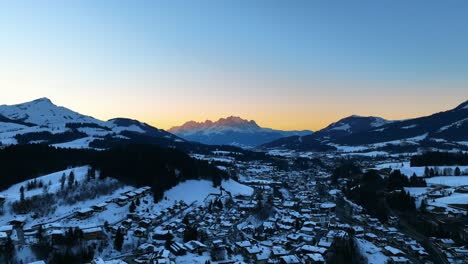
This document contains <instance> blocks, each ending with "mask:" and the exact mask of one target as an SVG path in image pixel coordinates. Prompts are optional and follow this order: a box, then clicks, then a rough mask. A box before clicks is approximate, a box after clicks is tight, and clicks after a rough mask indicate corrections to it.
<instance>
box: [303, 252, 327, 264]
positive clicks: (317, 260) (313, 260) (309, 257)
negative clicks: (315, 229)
mask: <svg viewBox="0 0 468 264" xmlns="http://www.w3.org/2000/svg"><path fill="white" fill-rule="evenodd" d="M305 263H306V264H322V263H325V259H324V258H323V256H322V255H320V254H319V253H312V254H306V255H305Z"/></svg>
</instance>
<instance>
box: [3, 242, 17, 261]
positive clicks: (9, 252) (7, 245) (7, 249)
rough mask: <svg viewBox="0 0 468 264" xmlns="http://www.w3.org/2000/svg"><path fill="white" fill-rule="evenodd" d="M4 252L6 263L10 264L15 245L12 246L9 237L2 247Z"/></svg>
mask: <svg viewBox="0 0 468 264" xmlns="http://www.w3.org/2000/svg"><path fill="white" fill-rule="evenodd" d="M4 250H5V258H6V263H11V261H12V260H13V257H14V256H15V245H14V244H13V240H11V237H10V236H8V238H7V241H6V243H5V246H4Z"/></svg>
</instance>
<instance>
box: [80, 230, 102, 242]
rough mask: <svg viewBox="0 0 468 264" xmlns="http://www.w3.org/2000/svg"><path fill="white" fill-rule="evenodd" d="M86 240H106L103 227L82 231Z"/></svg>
mask: <svg viewBox="0 0 468 264" xmlns="http://www.w3.org/2000/svg"><path fill="white" fill-rule="evenodd" d="M81 231H83V238H84V239H85V240H100V239H103V238H104V232H103V230H102V228H101V227H93V228H86V229H82V230H81Z"/></svg>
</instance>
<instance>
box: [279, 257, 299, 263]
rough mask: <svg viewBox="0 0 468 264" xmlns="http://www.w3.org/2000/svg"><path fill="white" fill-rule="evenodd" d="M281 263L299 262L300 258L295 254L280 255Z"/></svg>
mask: <svg viewBox="0 0 468 264" xmlns="http://www.w3.org/2000/svg"><path fill="white" fill-rule="evenodd" d="M280 263H281V264H301V260H300V259H299V258H298V257H297V256H296V255H286V256H282V257H280Z"/></svg>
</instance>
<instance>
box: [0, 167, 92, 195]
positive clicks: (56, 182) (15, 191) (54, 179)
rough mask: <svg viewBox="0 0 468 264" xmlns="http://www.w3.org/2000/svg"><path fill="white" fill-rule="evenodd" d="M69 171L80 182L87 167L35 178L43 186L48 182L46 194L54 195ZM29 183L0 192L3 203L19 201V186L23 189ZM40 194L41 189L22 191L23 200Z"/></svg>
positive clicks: (16, 185) (22, 183) (25, 182)
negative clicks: (61, 179)
mask: <svg viewBox="0 0 468 264" xmlns="http://www.w3.org/2000/svg"><path fill="white" fill-rule="evenodd" d="M71 171H73V172H74V174H75V180H77V181H82V180H83V179H84V178H85V177H86V173H87V171H88V166H83V167H77V168H72V169H68V170H63V171H59V172H55V173H52V174H48V175H44V176H41V177H37V178H36V180H37V181H42V182H43V183H44V184H48V183H49V182H50V183H51V185H50V186H49V188H48V192H49V193H56V192H57V191H58V190H60V185H61V183H60V178H61V177H62V175H63V174H65V175H67V176H68V174H69V173H70V172H71ZM29 181H30V180H28V181H24V182H20V183H18V184H15V185H12V186H11V187H10V188H8V189H7V190H5V191H2V192H0V195H4V196H5V198H6V202H5V203H8V202H13V201H17V200H19V199H20V188H21V186H24V187H25V185H26V184H27V183H28V182H29ZM42 192H43V189H42V188H39V189H33V190H30V191H28V190H24V197H25V198H28V197H32V196H35V195H38V194H42Z"/></svg>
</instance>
